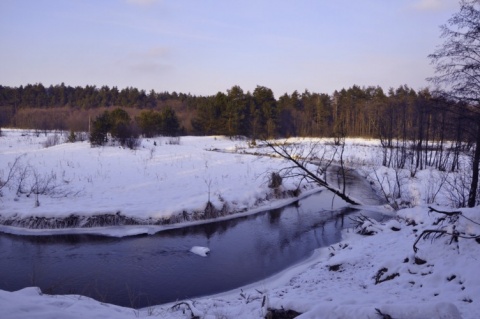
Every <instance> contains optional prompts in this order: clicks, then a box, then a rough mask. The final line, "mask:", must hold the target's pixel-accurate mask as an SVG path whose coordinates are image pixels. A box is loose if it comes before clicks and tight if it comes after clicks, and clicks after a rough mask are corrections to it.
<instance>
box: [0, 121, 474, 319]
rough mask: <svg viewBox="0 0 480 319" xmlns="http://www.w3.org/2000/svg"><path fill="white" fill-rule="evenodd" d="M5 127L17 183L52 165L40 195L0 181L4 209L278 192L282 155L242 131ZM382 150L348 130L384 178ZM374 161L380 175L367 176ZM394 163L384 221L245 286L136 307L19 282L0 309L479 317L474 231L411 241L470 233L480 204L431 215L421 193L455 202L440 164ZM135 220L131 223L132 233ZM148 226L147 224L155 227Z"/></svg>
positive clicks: (237, 206)
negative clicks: (84, 133)
mask: <svg viewBox="0 0 480 319" xmlns="http://www.w3.org/2000/svg"><path fill="white" fill-rule="evenodd" d="M2 132H3V134H4V136H3V137H0V169H3V171H2V174H3V175H0V176H1V177H2V179H3V180H5V179H6V176H7V174H8V171H9V170H8V167H9V166H8V165H9V164H10V165H11V163H13V162H14V160H15V159H16V158H18V157H19V156H20V157H19V158H20V159H19V166H18V167H19V168H22V169H21V170H20V171H25V168H27V167H28V172H29V174H28V176H27V177H25V179H24V184H23V188H24V190H28V189H31V187H32V185H33V184H34V183H35V181H39V180H40V181H46V180H48V179H49V177H52V176H54V178H53V177H52V178H51V179H52V181H51V183H52V184H51V185H55V187H54V188H53V189H52V192H51V194H50V195H39V196H38V202H39V205H36V196H35V195H34V194H30V196H28V197H27V194H28V193H23V192H17V190H18V185H16V186H15V187H4V188H3V189H2V190H1V191H2V194H3V196H2V197H1V198H0V212H1V213H0V215H1V218H2V220H11V221H12V220H18V219H28V218H29V217H31V216H37V217H44V218H51V219H54V218H65V217H68V216H71V215H72V214H75V215H78V216H98V215H102V214H110V213H114V214H115V213H116V212H120V214H121V215H122V216H128V217H131V218H134V219H135V220H142V221H144V222H145V223H153V222H154V221H155V220H161V219H165V218H170V217H171V216H175V215H178V214H179V213H180V214H183V212H184V211H185V212H186V214H190V215H191V216H195V212H201V211H203V210H204V209H205V206H206V203H207V201H208V200H209V199H210V201H211V202H212V203H213V205H214V206H215V207H216V208H217V209H221V208H222V207H228V211H229V212H248V211H251V210H252V209H260V208H261V207H264V208H268V206H269V205H275V203H277V204H278V202H276V200H274V198H273V197H272V195H271V192H272V191H271V189H269V188H268V186H267V185H268V176H269V174H268V173H266V172H271V171H273V170H278V169H279V168H280V167H282V165H285V163H284V162H282V161H281V160H280V159H274V158H268V157H258V156H253V155H248V154H244V153H259V152H263V151H264V150H262V149H250V148H248V145H247V143H246V142H242V141H231V140H229V139H227V138H223V137H182V138H181V140H180V144H179V145H170V144H168V139H164V138H158V139H150V140H144V141H142V146H141V148H140V149H139V150H136V151H131V150H127V149H121V148H118V147H105V148H90V146H89V144H88V143H86V142H81V143H78V142H77V143H73V144H70V143H69V144H60V145H57V146H52V147H49V148H45V147H43V143H44V142H45V140H46V139H47V137H45V136H44V135H39V136H38V137H37V136H36V135H35V134H33V133H30V134H25V132H22V131H13V130H12V131H9V130H2ZM302 143H307V142H305V141H302ZM155 144H157V145H156V146H155ZM213 149H216V150H222V151H223V152H212V150H213ZM379 152H380V150H379V148H378V142H377V141H374V140H362V139H351V140H348V141H347V146H346V149H345V153H344V156H345V158H346V159H347V163H348V164H349V165H350V166H355V167H356V168H357V169H358V170H359V171H361V172H363V174H364V175H366V176H368V177H369V178H370V180H371V181H372V183H373V184H375V179H376V180H377V182H378V181H379V180H380V181H381V182H383V187H384V190H387V189H388V187H389V186H390V185H391V183H390V182H391V180H392V179H391V176H392V174H395V172H392V171H391V170H389V169H385V168H382V167H380V165H379V163H378V161H379V158H380V156H379ZM374 172H377V175H376V176H380V177H385V178H381V179H378V178H375V174H374ZM396 173H397V174H398V173H400V174H404V175H403V176H404V177H403V178H402V192H401V199H400V200H399V204H401V206H402V205H403V206H410V207H411V208H404V209H402V210H400V211H398V212H397V213H396V218H395V219H394V220H390V221H389V222H387V223H386V224H378V223H375V222H373V221H369V220H366V221H364V223H363V224H362V225H361V226H362V227H363V229H365V230H367V231H372V232H373V233H374V234H373V235H371V236H362V235H359V234H357V233H356V232H355V231H354V230H349V231H347V232H345V234H344V240H343V241H342V242H341V243H339V244H336V245H333V246H331V247H328V248H323V249H320V250H318V251H316V252H315V253H314V255H313V256H312V257H311V258H310V259H309V260H307V261H305V262H303V263H302V264H300V265H297V266H295V267H292V268H290V269H288V270H285V271H284V272H282V273H281V274H279V275H276V276H274V277H272V278H269V279H266V280H264V281H262V282H259V283H256V284H253V285H250V286H249V287H244V288H242V289H235V290H233V291H231V292H226V293H223V294H220V295H216V296H209V297H203V298H198V299H195V300H188V301H183V302H180V303H179V304H175V303H173V304H168V305H158V306H152V307H149V308H146V309H141V310H135V309H129V308H123V307H118V306H114V305H108V304H103V303H100V302H97V301H95V300H92V299H90V298H87V297H83V296H78V295H68V296H50V295H45V294H42V293H41V292H39V291H38V289H37V288H33V287H32V288H26V289H23V290H20V291H17V292H6V291H1V290H0V317H1V318H27V317H28V318H85V317H92V318H137V317H150V316H154V317H160V318H190V317H191V316H192V315H196V316H198V317H199V318H262V317H265V315H266V314H267V309H268V308H269V307H270V308H275V309H282V308H284V309H286V310H290V309H291V310H294V311H296V312H299V313H302V315H301V316H300V317H299V318H382V317H381V314H382V313H383V314H388V315H390V316H391V317H392V318H478V317H479V314H480V300H479V298H480V278H479V276H478V275H477V272H478V265H479V256H480V254H479V252H480V245H479V243H477V241H475V240H472V239H464V238H459V239H458V242H453V243H450V241H451V237H449V236H443V237H441V238H438V239H436V240H434V241H432V240H431V239H432V237H430V238H429V239H428V240H420V241H419V243H418V244H417V247H418V248H419V250H418V251H417V252H416V253H414V250H413V244H414V242H415V240H416V239H417V238H418V236H419V235H420V234H421V233H422V231H424V230H427V229H434V230H438V229H441V230H445V231H448V232H451V231H453V230H456V231H459V232H460V233H461V234H464V235H465V236H467V237H468V236H478V235H479V234H480V227H479V225H478V224H476V223H480V208H479V207H477V208H473V209H462V210H461V212H462V214H461V215H456V216H454V218H457V219H458V220H457V221H456V222H455V228H453V227H452V226H451V225H449V224H447V223H446V222H445V221H444V222H443V223H438V222H439V220H438V218H439V217H442V216H443V215H442V214H439V213H434V212H432V213H429V212H428V207H427V204H434V205H435V204H437V205H438V204H440V205H443V206H442V207H441V206H435V207H437V208H438V209H443V210H452V209H451V208H449V207H447V206H449V205H453V204H452V202H454V201H452V198H451V196H453V195H452V192H451V191H448V189H447V188H446V187H445V188H442V189H441V190H440V191H437V188H439V185H440V184H441V181H442V177H441V174H440V173H438V172H436V171H433V170H431V169H427V170H425V171H421V172H418V173H417V174H416V176H415V177H414V178H410V177H408V176H409V174H408V172H396ZM372 174H373V175H372ZM297 183H298V181H295V180H289V181H284V189H293V188H295V187H296V186H297ZM444 184H445V183H444ZM377 186H378V185H377ZM393 191H394V190H393V189H392V192H393ZM388 192H389V191H388V190H387V193H388ZM434 195H435V196H434ZM453 206H454V205H453ZM377 209H379V210H381V209H385V208H384V207H377ZM465 217H466V218H465ZM467 218H468V219H467ZM191 220H194V219H193V218H191V219H190V221H191ZM179 221H182V220H179ZM152 227H160V226H152ZM442 227H444V228H442ZM140 228H141V227H139V226H136V229H137V230H135V231H133V233H135V232H138V231H139V230H138V229H140ZM132 229H133V228H131V227H120V228H116V229H115V230H111V233H110V235H118V236H124V235H129V234H130V233H131V232H132ZM159 229H160V228H154V229H153V231H158V230H159ZM1 230H2V231H8V232H14V233H15V232H19V233H21V231H19V228H16V227H7V226H3V228H2V229H1ZM69 231H72V230H71V229H70V230H69ZM144 231H148V232H151V231H152V228H148V227H146V228H145V230H144ZM30 232H43V233H45V232H46V231H45V230H31V231H30ZM73 232H75V231H73ZM107 232H108V231H107ZM206 258H208V256H207V257H206Z"/></svg>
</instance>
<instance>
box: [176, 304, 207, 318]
mask: <svg viewBox="0 0 480 319" xmlns="http://www.w3.org/2000/svg"><path fill="white" fill-rule="evenodd" d="M182 305H185V306H187V308H188V310H189V311H190V313H191V315H190V318H192V319H200V316H201V315H202V313H201V312H200V311H198V310H197V308H195V306H194V305H193V304H192V303H190V302H188V301H182V302H179V303H177V304H174V305H173V306H172V308H171V309H172V310H180V309H181V308H182V307H181V306H182ZM183 313H184V314H185V309H183Z"/></svg>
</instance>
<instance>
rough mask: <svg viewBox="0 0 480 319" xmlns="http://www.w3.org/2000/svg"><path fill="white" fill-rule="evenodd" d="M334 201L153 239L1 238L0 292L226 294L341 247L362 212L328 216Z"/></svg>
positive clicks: (122, 297) (160, 298) (152, 297)
mask: <svg viewBox="0 0 480 319" xmlns="http://www.w3.org/2000/svg"><path fill="white" fill-rule="evenodd" d="M322 201H323V202H324V203H323V204H322ZM335 201H336V199H333V200H332V197H331V195H329V194H328V193H326V192H322V193H320V194H317V195H314V196H311V197H308V198H306V199H304V200H301V201H299V202H298V203H296V204H295V205H291V206H288V207H285V208H281V209H274V210H272V211H269V212H266V213H261V214H257V215H252V216H247V217H242V218H238V219H232V220H227V221H219V222H215V223H211V224H205V225H199V226H192V227H186V228H181V229H172V230H168V231H164V232H160V233H157V234H155V235H151V236H149V235H139V236H134V237H127V238H111V237H102V236H95V235H58V236H30V237H29V236H12V235H8V234H1V235H0V248H1V249H0V289H4V290H11V291H13V290H17V289H21V288H23V287H26V286H32V285H35V286H39V287H40V288H41V289H42V290H43V291H44V292H46V293H52V294H66V293H78V294H82V295H87V296H90V297H93V298H95V299H98V300H100V301H104V302H109V303H114V304H118V305H123V306H130V307H131V306H134V307H145V306H148V305H152V304H160V303H165V302H169V301H174V300H177V299H184V298H193V297H198V296H202V295H207V294H213V293H217V292H221V291H226V290H230V289H233V288H236V287H240V286H242V285H245V284H248V283H251V282H255V281H259V280H261V279H262V278H266V277H267V276H270V275H272V274H274V273H276V272H279V271H281V270H282V269H285V268H286V267H288V266H290V265H293V264H295V263H297V262H299V261H300V260H302V259H305V258H307V257H308V256H309V255H310V254H311V253H312V251H313V250H314V249H316V248H318V247H321V246H328V245H331V244H333V243H335V242H338V241H339V240H340V239H341V233H340V232H341V229H342V228H344V227H349V226H350V223H349V219H348V218H347V216H352V214H358V213H359V212H358V211H354V210H352V209H340V210H337V209H333V210H328V208H329V207H331V205H334V208H335V207H336V206H335V205H338V206H341V205H342V203H340V202H335ZM362 213H365V212H362ZM373 217H375V216H373ZM192 246H207V247H209V248H210V249H211V253H210V255H209V256H208V257H207V258H202V257H199V256H197V255H194V254H192V253H190V252H189V250H190V248H191V247H192Z"/></svg>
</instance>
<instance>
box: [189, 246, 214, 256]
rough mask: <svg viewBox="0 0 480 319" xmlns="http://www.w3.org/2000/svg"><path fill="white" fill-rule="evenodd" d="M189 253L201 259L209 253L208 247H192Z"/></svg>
mask: <svg viewBox="0 0 480 319" xmlns="http://www.w3.org/2000/svg"><path fill="white" fill-rule="evenodd" d="M190 252H192V253H194V254H196V255H199V256H202V257H207V256H208V254H209V253H210V249H209V248H208V247H202V246H193V247H192V249H190Z"/></svg>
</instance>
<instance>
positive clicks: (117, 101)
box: [0, 83, 468, 143]
mask: <svg viewBox="0 0 480 319" xmlns="http://www.w3.org/2000/svg"><path fill="white" fill-rule="evenodd" d="M117 107H120V108H123V109H125V110H126V111H127V112H128V113H129V114H130V115H131V116H132V117H135V116H137V115H138V114H139V113H140V112H141V111H143V110H152V111H162V110H164V109H170V110H172V111H173V112H174V113H175V115H176V116H178V119H179V123H180V126H181V127H183V128H184V131H183V132H184V134H189V135H211V134H221V135H227V136H240V135H241V136H248V137H251V138H261V137H285V136H329V137H336V136H362V137H374V138H385V139H387V140H388V141H389V143H391V141H392V139H393V138H397V137H404V138H406V139H410V140H412V139H417V138H420V139H422V138H423V137H424V136H425V137H428V138H429V139H430V138H431V139H440V138H448V139H450V140H451V139H453V138H456V137H458V134H461V135H462V136H461V138H460V139H467V138H468V135H466V134H464V132H457V130H455V127H456V128H459V127H462V124H464V123H463V122H462V120H463V119H462V116H461V114H456V113H458V109H460V108H458V102H454V101H453V100H447V99H445V98H437V97H433V96H432V93H431V92H429V90H428V89H425V90H421V91H415V90H414V89H412V88H409V87H408V86H406V85H404V86H400V87H398V88H397V89H393V88H391V89H389V90H388V92H385V91H384V90H383V89H382V88H380V87H359V86H356V85H354V86H352V87H350V88H347V89H342V90H340V91H335V92H334V93H333V94H331V95H329V94H325V93H313V92H309V91H308V90H305V91H304V92H303V93H299V92H298V91H294V92H293V93H291V94H287V93H285V94H283V95H282V96H280V97H279V98H278V99H276V98H275V97H274V94H273V92H272V90H271V89H269V88H267V87H264V86H257V87H256V88H255V90H254V91H253V92H252V93H251V92H244V91H243V90H242V88H241V87H239V86H233V87H232V88H231V89H229V90H227V92H226V93H223V92H218V93H217V94H216V95H213V96H192V95H190V94H183V93H179V94H178V93H176V92H173V93H168V92H163V93H157V92H155V91H153V90H151V91H150V92H149V93H148V94H147V93H146V92H145V91H143V90H138V89H135V88H125V89H122V90H118V89H117V88H116V87H113V88H109V87H108V86H102V87H100V88H97V87H95V86H86V87H71V86H65V85H64V84H63V83H62V84H61V85H56V86H49V87H45V86H43V85H42V84H34V85H31V84H29V85H26V86H20V87H7V86H0V108H1V113H0V114H1V117H0V125H1V126H14V127H24V128H35V129H64V130H70V129H73V130H87V129H88V120H87V119H88V117H92V116H93V117H96V116H98V115H99V112H98V110H100V109H101V110H108V109H114V108H117ZM74 113H75V114H74ZM100 113H101V112H100ZM32 114H34V116H32ZM72 114H74V115H72ZM146 114H150V115H153V114H154V113H146ZM453 114H456V116H452V115H453ZM72 116H73V117H77V118H78V117H80V118H81V117H83V121H82V124H79V123H72V122H73V120H72V119H69V117H72ZM143 116H146V115H143ZM80 121H81V120H80V119H78V121H77V122H80ZM433 123H436V124H435V125H433ZM438 123H440V124H441V125H440V127H439V126H438ZM459 123H460V126H459ZM147 134H149V133H147Z"/></svg>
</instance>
